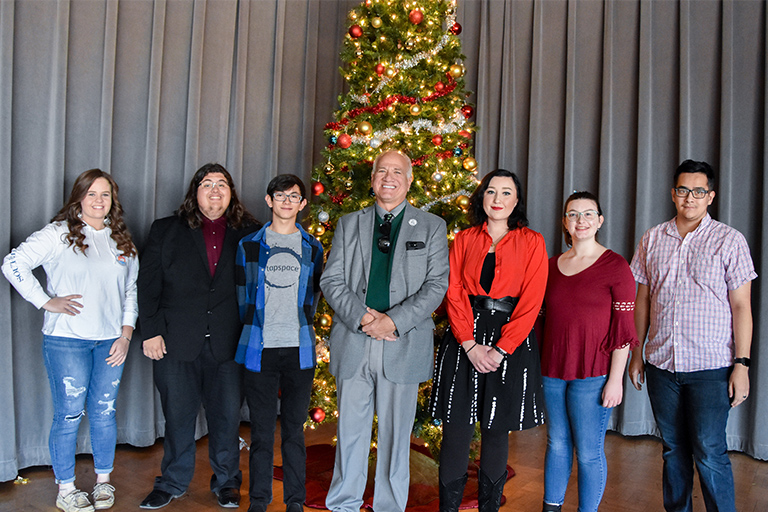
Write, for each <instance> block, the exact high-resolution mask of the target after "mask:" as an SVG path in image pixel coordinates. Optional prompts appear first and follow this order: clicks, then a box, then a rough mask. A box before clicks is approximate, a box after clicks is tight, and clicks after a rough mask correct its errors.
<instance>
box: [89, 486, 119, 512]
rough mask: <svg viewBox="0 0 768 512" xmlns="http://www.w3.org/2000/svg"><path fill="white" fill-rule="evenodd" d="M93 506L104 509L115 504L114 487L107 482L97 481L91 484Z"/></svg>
mask: <svg viewBox="0 0 768 512" xmlns="http://www.w3.org/2000/svg"><path fill="white" fill-rule="evenodd" d="M91 496H93V508H95V509H96V510H104V509H105V508H111V507H112V505H114V504H115V488H114V487H112V485H110V484H109V482H104V483H97V484H96V485H94V486H93V493H92V494H91Z"/></svg>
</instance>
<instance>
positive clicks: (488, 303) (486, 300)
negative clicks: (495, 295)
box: [469, 295, 520, 314]
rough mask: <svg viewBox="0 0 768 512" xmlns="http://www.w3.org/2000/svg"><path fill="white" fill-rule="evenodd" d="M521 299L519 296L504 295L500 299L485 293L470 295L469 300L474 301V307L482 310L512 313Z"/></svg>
mask: <svg viewBox="0 0 768 512" xmlns="http://www.w3.org/2000/svg"><path fill="white" fill-rule="evenodd" d="M519 300H520V299H519V298H517V297H502V298H500V299H492V298H490V297H487V296H485V295H470V296H469V301H470V302H471V303H472V307H473V308H474V309H479V310H481V311H491V312H495V311H498V312H500V313H506V314H509V313H512V311H514V310H515V306H516V305H517V302H518V301H519Z"/></svg>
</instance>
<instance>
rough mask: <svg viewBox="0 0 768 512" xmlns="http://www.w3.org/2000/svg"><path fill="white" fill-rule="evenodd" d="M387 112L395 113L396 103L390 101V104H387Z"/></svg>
mask: <svg viewBox="0 0 768 512" xmlns="http://www.w3.org/2000/svg"><path fill="white" fill-rule="evenodd" d="M387 112H389V113H390V114H394V112H395V104H394V103H390V104H389V105H387Z"/></svg>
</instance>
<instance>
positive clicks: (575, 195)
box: [562, 190, 603, 247]
mask: <svg viewBox="0 0 768 512" xmlns="http://www.w3.org/2000/svg"><path fill="white" fill-rule="evenodd" d="M577 199H587V200H589V201H592V202H593V203H595V205H597V214H598V215H601V216H602V215H603V209H602V208H601V207H600V201H598V200H597V196H596V195H595V194H593V193H592V192H587V191H586V190H582V191H581V192H574V193H573V194H571V195H569V196H568V199H566V200H565V203H563V220H565V214H566V212H567V211H568V204H569V203H571V201H576V200H577ZM562 226H563V235H565V243H566V244H567V245H568V247H571V246H572V245H573V239H572V238H571V234H570V233H569V232H568V230H567V229H565V222H563V223H562ZM595 240H597V233H595Z"/></svg>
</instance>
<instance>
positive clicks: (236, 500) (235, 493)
mask: <svg viewBox="0 0 768 512" xmlns="http://www.w3.org/2000/svg"><path fill="white" fill-rule="evenodd" d="M216 496H218V498H219V506H220V507H224V508H237V507H239V506H240V489H235V488H234V487H230V488H227V489H221V490H220V491H219V492H217V493H216Z"/></svg>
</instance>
